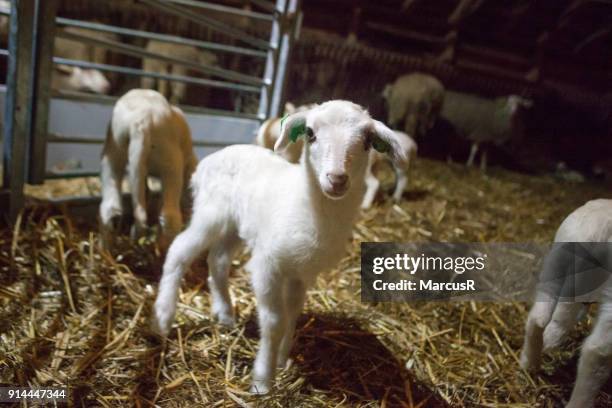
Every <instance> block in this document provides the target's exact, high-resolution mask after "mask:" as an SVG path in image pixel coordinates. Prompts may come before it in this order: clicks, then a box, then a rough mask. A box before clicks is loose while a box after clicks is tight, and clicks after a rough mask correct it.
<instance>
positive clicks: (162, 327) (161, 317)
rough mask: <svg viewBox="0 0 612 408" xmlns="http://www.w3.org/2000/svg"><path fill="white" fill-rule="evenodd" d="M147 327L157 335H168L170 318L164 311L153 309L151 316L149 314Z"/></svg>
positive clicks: (170, 324)
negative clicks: (149, 320) (149, 319)
mask: <svg viewBox="0 0 612 408" xmlns="http://www.w3.org/2000/svg"><path fill="white" fill-rule="evenodd" d="M149 327H150V329H151V331H152V332H153V333H155V334H157V335H158V336H161V337H168V334H169V333H170V328H171V327H172V319H171V318H170V317H169V316H166V313H163V312H162V313H158V312H157V311H155V312H154V314H153V316H151V322H150V324H149Z"/></svg>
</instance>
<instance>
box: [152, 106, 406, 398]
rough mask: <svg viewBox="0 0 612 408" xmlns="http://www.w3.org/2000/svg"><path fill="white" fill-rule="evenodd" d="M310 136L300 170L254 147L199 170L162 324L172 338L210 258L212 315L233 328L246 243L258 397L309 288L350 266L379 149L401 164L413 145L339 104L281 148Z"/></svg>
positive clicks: (293, 128) (292, 125)
mask: <svg viewBox="0 0 612 408" xmlns="http://www.w3.org/2000/svg"><path fill="white" fill-rule="evenodd" d="M298 138H305V143H304V146H305V147H304V156H303V160H301V161H300V163H299V164H293V163H289V162H288V161H286V160H284V159H283V158H281V157H279V156H278V155H276V154H274V153H273V152H272V151H270V150H268V149H265V148H262V147H259V146H254V145H236V146H231V147H227V148H225V149H223V150H221V151H219V152H217V153H214V154H212V155H210V156H208V157H206V158H205V159H204V160H202V161H201V162H200V164H199V165H198V168H197V170H196V173H195V174H194V176H193V178H192V187H193V190H194V214H193V217H192V220H191V223H190V225H189V227H188V228H187V229H186V230H185V231H184V232H182V233H181V234H179V235H178V236H177V237H176V239H175V240H174V242H173V243H172V245H171V246H170V249H169V251H168V255H167V258H166V262H165V264H164V268H163V276H162V279H161V282H160V286H159V293H158V296H157V300H156V302H155V308H154V320H153V326H154V329H155V330H156V331H158V332H159V333H160V334H162V335H167V334H168V332H169V331H170V327H171V324H172V321H173V319H174V314H175V311H176V303H177V294H178V289H179V285H180V281H181V277H182V276H183V274H184V272H185V270H186V269H187V268H188V267H189V265H190V264H191V263H192V262H193V261H194V260H195V259H196V257H197V256H198V255H200V254H201V253H203V252H204V251H208V266H209V286H210V291H211V295H212V314H213V316H214V317H216V318H217V319H218V320H219V321H220V323H222V324H225V325H232V324H233V323H234V314H233V307H232V303H231V299H230V293H229V291H228V273H229V267H230V264H231V261H232V256H233V254H234V253H235V251H236V249H237V248H238V247H239V244H241V243H244V244H246V246H247V247H248V248H249V249H250V251H251V259H250V260H249V262H248V263H247V264H246V266H245V269H246V270H247V271H249V273H250V275H251V279H252V285H253V289H254V292H255V296H256V298H257V308H258V314H259V327H260V331H261V341H260V347H259V351H258V353H257V358H256V360H255V364H254V368H253V385H252V387H251V391H252V392H254V393H266V392H268V391H269V389H270V387H271V386H272V382H273V380H274V377H275V371H276V368H277V367H285V365H286V363H287V360H288V355H289V351H290V348H291V343H292V338H293V333H294V329H295V322H296V319H297V317H298V315H299V313H300V311H301V309H302V307H303V304H304V298H305V293H306V289H307V288H308V287H310V286H311V285H312V284H313V282H314V281H315V278H316V276H317V275H318V274H319V272H321V271H324V270H327V269H329V268H331V267H333V266H334V265H336V263H337V262H338V261H339V260H340V258H342V256H343V255H344V253H345V247H346V244H347V242H348V241H349V239H350V237H351V231H352V228H353V223H354V220H355V218H356V217H357V215H358V214H359V204H360V203H361V200H362V198H363V193H364V187H365V186H364V182H363V180H364V176H365V171H366V167H367V164H368V154H369V150H370V148H371V146H372V143H373V142H376V143H379V144H381V143H386V144H388V145H389V154H390V155H391V157H392V158H393V160H394V161H395V162H396V163H397V164H398V165H399V166H401V165H403V163H404V162H405V161H406V159H407V157H406V155H407V146H406V144H405V140H404V139H402V138H398V137H397V135H396V134H395V133H393V132H392V131H391V130H390V129H388V128H387V127H386V126H385V125H384V124H382V123H381V122H378V121H376V120H373V119H372V118H371V117H370V115H369V114H368V113H367V111H365V110H364V109H363V108H361V107H360V106H359V105H356V104H353V103H351V102H347V101H330V102H326V103H324V104H322V105H320V106H316V107H315V108H313V109H311V110H309V111H305V112H299V113H295V114H293V115H291V116H289V117H288V118H287V119H286V120H285V122H284V125H283V129H282V132H281V137H280V138H279V140H278V141H277V142H276V146H275V150H276V151H283V150H284V149H286V148H287V146H289V145H290V144H291V142H292V141H295V140H296V139H298Z"/></svg>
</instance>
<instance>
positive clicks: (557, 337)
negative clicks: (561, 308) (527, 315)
mask: <svg viewBox="0 0 612 408" xmlns="http://www.w3.org/2000/svg"><path fill="white" fill-rule="evenodd" d="M563 334H564V333H562V332H561V331H560V330H555V329H554V328H552V326H550V325H548V326H546V329H545V330H544V336H543V341H544V346H543V350H544V351H547V350H550V349H553V348H556V347H558V346H559V345H560V344H561V339H562V338H563Z"/></svg>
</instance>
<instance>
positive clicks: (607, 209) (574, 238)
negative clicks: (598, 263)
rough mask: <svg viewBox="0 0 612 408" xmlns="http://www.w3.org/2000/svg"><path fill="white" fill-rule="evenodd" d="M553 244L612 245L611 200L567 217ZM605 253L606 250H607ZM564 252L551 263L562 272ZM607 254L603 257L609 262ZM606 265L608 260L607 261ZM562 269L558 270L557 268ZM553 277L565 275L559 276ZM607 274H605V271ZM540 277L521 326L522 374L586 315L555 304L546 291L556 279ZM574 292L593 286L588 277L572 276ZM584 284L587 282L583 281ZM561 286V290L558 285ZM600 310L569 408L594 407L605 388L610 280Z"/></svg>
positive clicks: (609, 362) (610, 344) (611, 322)
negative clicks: (596, 399)
mask: <svg viewBox="0 0 612 408" xmlns="http://www.w3.org/2000/svg"><path fill="white" fill-rule="evenodd" d="M555 242H607V243H612V200H593V201H589V202H588V203H586V204H585V205H583V206H582V207H580V208H578V209H577V210H575V211H574V212H573V213H571V214H570V215H569V216H568V217H567V218H566V219H565V220H564V221H563V222H562V223H561V226H560V227H559V229H558V230H557V234H556V235H555ZM607 250H608V252H609V247H608V248H607ZM564 253H565V251H564V250H563V249H561V250H560V251H556V252H551V255H550V260H549V262H550V264H549V265H552V266H553V269H556V268H554V266H559V267H563V266H565V265H567V262H566V260H565V258H562V257H563V254H564ZM609 255H610V254H609V253H608V254H607V256H608V257H609ZM608 262H609V261H608ZM559 264H560V265H559ZM552 272H553V274H554V276H559V275H560V276H563V272H562V271H559V272H557V273H555V272H556V271H555V270H552ZM605 273H607V274H609V272H608V271H606V272H605ZM547 276H548V274H546V276H544V277H543V280H544V281H545V284H546V285H547V287H542V288H540V289H539V290H538V296H537V299H536V302H535V303H534V305H533V307H532V309H531V311H530V312H529V317H528V319H527V324H526V326H525V343H524V346H523V351H522V353H521V366H522V367H523V368H524V369H526V370H527V369H537V368H539V366H540V361H541V355H542V349H549V348H551V347H555V346H557V345H559V344H560V343H561V340H562V339H563V337H565V335H566V334H567V333H568V332H569V331H570V330H571V328H572V327H573V326H574V325H575V324H576V322H577V321H578V320H579V318H580V316H581V315H584V313H585V311H586V306H585V305H584V304H583V303H579V302H562V301H558V300H557V298H556V296H555V295H554V294H552V295H550V294H547V291H546V290H547V289H548V290H551V289H552V290H553V291H554V290H555V289H556V287H554V286H553V285H554V283H555V282H559V280H558V279H557V280H552V279H547ZM569 279H571V280H572V282H571V283H572V284H573V285H574V286H573V287H579V286H580V285H581V280H589V282H591V283H592V280H593V274H592V273H588V274H585V273H581V274H572V275H571V277H569ZM585 283H586V281H585ZM559 285H562V283H560V284H559ZM599 289H600V290H601V291H600V292H599V298H600V302H601V303H600V306H599V315H598V317H597V321H596V322H595V324H594V327H593V330H592V332H591V334H590V335H589V337H588V338H587V339H586V341H585V342H584V344H583V345H582V351H581V354H580V361H579V362H578V373H577V378H576V383H575V384H574V390H573V391H572V396H571V398H570V401H569V403H568V405H567V407H570V408H584V407H590V406H593V403H594V401H595V398H596V397H597V393H598V391H599V389H600V388H601V386H602V385H603V384H604V383H605V381H606V379H607V378H608V376H609V375H610V370H611V369H612V278H610V277H608V278H607V281H606V282H605V283H604V284H603V285H602V286H601V287H600V288H599Z"/></svg>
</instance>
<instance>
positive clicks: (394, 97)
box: [383, 72, 444, 139]
mask: <svg viewBox="0 0 612 408" xmlns="http://www.w3.org/2000/svg"><path fill="white" fill-rule="evenodd" d="M383 97H384V98H385V102H386V105H387V109H388V116H387V124H388V125H389V126H391V127H392V128H394V129H401V130H404V131H405V132H406V133H407V134H409V135H411V136H413V137H415V138H417V139H418V137H421V136H425V135H426V134H427V132H428V131H429V130H430V129H431V128H432V127H433V125H434V123H435V121H436V119H437V117H438V115H439V113H440V109H442V103H443V101H444V85H442V83H441V82H440V81H438V79H436V78H435V77H433V76H431V75H428V74H424V73H422V72H413V73H411V74H407V75H402V76H400V77H398V78H397V79H396V80H395V81H394V82H393V83H392V84H388V85H387V86H385V89H384V90H383Z"/></svg>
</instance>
